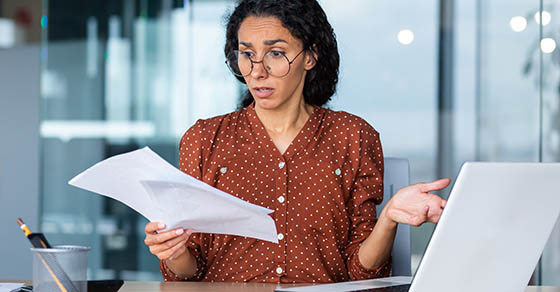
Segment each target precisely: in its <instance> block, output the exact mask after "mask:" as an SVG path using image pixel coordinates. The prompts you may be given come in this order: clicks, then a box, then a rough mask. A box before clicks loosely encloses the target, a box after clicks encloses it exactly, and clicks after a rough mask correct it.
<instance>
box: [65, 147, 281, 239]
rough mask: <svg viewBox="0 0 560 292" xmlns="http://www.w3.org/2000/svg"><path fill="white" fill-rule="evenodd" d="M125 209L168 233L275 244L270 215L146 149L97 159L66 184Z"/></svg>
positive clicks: (273, 227)
mask: <svg viewBox="0 0 560 292" xmlns="http://www.w3.org/2000/svg"><path fill="white" fill-rule="evenodd" d="M68 183H69V184H70V185H73V186H76V187H79V188H82V189H85V190H88V191H92V192H95V193H98V194H101V195H104V196H107V197H110V198H113V199H116V200H118V201H121V202H123V203H124V204H126V205H128V206H129V207H131V208H132V209H134V210H135V211H136V212H138V213H140V214H141V215H142V216H144V217H146V218H147V219H148V220H150V221H163V222H165V223H166V225H167V228H168V229H173V228H176V227H183V228H192V229H193V231H194V232H203V233H220V234H232V235H239V236H246V237H252V238H257V239H262V240H266V241H271V242H274V243H278V238H277V233H276V225H275V224H274V220H272V218H271V217H270V216H269V214H270V213H272V212H273V211H272V210H270V209H267V208H264V207H261V206H257V205H254V204H250V203H248V202H245V201H243V200H241V199H239V198H237V197H234V196H232V195H230V194H227V193H225V192H223V191H221V190H218V189H216V188H214V187H212V186H210V185H208V184H206V183H204V182H201V181H199V180H197V179H195V178H193V177H191V176H189V175H187V174H186V173H184V172H182V171H180V170H178V169H176V168H175V167H174V166H172V165H171V164H169V163H167V161H165V160H164V159H162V158H161V157H159V156H158V155H157V154H156V153H154V152H153V151H152V150H151V149H150V148H148V147H144V148H142V149H139V150H135V151H132V152H128V153H125V154H121V155H117V156H113V157H111V158H108V159H106V160H103V161H101V162H99V163H97V164H95V165H94V166H92V167H90V168H88V169H87V170H85V171H84V172H82V173H80V174H78V175H77V176H76V177H74V178H73V179H71V180H70V181H69V182H68Z"/></svg>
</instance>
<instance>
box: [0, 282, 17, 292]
mask: <svg viewBox="0 0 560 292" xmlns="http://www.w3.org/2000/svg"><path fill="white" fill-rule="evenodd" d="M20 287H23V283H0V292H10V291H12V290H14V289H17V288H20Z"/></svg>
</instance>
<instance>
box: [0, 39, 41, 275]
mask: <svg viewBox="0 0 560 292" xmlns="http://www.w3.org/2000/svg"><path fill="white" fill-rule="evenodd" d="M39 103H40V48H39V46H38V45H35V46H21V47H16V48H10V49H0V279H14V280H31V278H32V276H31V273H32V257H31V251H30V250H29V248H30V244H29V242H28V241H27V239H26V238H25V236H24V234H23V232H22V231H21V230H20V229H19V227H18V226H17V223H16V219H17V218H18V217H21V218H22V219H23V220H24V221H25V222H26V223H27V225H28V226H29V227H30V228H32V231H33V229H35V230H36V229H38V228H39V141H40V140H39V118H40V117H39V114H40V111H39Z"/></svg>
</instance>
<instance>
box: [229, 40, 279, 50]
mask: <svg viewBox="0 0 560 292" xmlns="http://www.w3.org/2000/svg"><path fill="white" fill-rule="evenodd" d="M276 43H286V44H287V43H288V42H287V41H285V40H283V39H275V40H265V41H263V44H265V45H267V46H272V45H274V44H276ZM239 44H240V45H243V46H245V47H247V48H251V47H253V44H252V43H248V42H242V41H240V42H239Z"/></svg>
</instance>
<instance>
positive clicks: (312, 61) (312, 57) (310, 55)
mask: <svg viewBox="0 0 560 292" xmlns="http://www.w3.org/2000/svg"><path fill="white" fill-rule="evenodd" d="M317 60H318V55H317V45H313V46H312V47H311V49H309V50H307V53H306V54H305V67H304V68H305V70H307V71H309V70H311V69H313V67H315V65H316V64H317Z"/></svg>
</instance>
